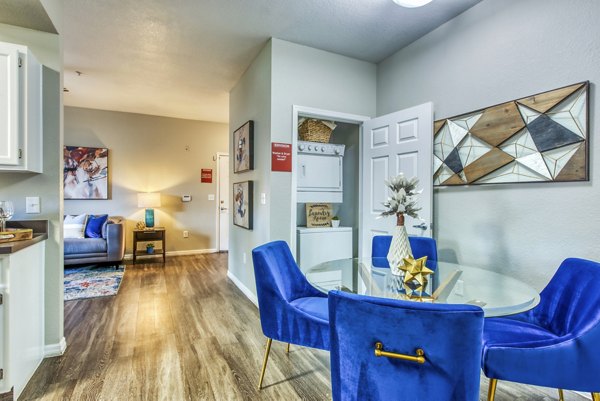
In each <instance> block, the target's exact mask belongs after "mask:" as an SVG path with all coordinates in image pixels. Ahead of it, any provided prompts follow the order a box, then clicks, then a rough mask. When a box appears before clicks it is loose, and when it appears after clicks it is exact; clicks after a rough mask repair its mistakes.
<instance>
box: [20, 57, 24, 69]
mask: <svg viewBox="0 0 600 401" xmlns="http://www.w3.org/2000/svg"><path fill="white" fill-rule="evenodd" d="M22 66H23V59H22V58H21V57H19V68H21V67H22Z"/></svg>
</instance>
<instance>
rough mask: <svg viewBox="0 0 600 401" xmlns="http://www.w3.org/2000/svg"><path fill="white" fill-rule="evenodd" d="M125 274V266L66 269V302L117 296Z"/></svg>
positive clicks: (93, 266) (92, 266)
mask: <svg viewBox="0 0 600 401" xmlns="http://www.w3.org/2000/svg"><path fill="white" fill-rule="evenodd" d="M124 273H125V266H124V265H121V266H119V268H118V269H115V268H114V267H112V266H98V265H91V266H84V267H78V268H75V269H65V301H70V300H73V299H82V298H96V297H106V296H110V295H116V294H117V292H118V291H119V286H120V285H121V280H122V279H123V274H124Z"/></svg>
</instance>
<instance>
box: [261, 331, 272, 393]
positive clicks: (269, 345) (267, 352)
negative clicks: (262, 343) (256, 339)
mask: <svg viewBox="0 0 600 401" xmlns="http://www.w3.org/2000/svg"><path fill="white" fill-rule="evenodd" d="M272 342H273V340H272V339H270V338H267V349H266V350H265V359H264V360H263V366H262V371H261V372H260V379H258V390H259V391H260V390H261V389H262V382H263V379H264V377H265V371H266V370H267V361H268V360H269V352H270V351H271V343H272Z"/></svg>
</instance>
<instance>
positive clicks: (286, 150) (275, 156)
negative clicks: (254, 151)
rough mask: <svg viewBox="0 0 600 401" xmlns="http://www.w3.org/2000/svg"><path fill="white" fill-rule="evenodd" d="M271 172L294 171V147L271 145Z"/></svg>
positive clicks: (284, 144)
mask: <svg viewBox="0 0 600 401" xmlns="http://www.w3.org/2000/svg"><path fill="white" fill-rule="evenodd" d="M271 171H287V172H291V171H292V145H291V144H289V143H277V142H273V143H271Z"/></svg>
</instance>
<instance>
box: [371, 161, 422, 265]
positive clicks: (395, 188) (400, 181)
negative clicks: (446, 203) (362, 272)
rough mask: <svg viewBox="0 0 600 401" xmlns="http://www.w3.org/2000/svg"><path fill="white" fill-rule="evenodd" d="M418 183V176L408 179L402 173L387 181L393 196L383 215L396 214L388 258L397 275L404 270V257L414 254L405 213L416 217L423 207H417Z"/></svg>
mask: <svg viewBox="0 0 600 401" xmlns="http://www.w3.org/2000/svg"><path fill="white" fill-rule="evenodd" d="M418 184H419V179H418V178H417V177H413V178H411V179H410V180H408V179H406V178H404V174H402V173H400V174H399V175H398V176H397V177H395V178H392V179H391V180H389V181H386V185H387V186H388V187H389V188H390V191H391V196H390V197H389V198H388V199H387V201H386V202H384V204H383V206H385V208H386V210H385V211H384V212H383V213H381V217H386V216H394V215H395V216H396V227H395V229H394V234H393V236H392V243H391V245H390V250H389V252H388V255H387V259H388V262H389V263H390V269H391V272H392V274H395V275H397V276H400V275H402V274H403V271H402V270H401V269H400V265H401V264H402V261H403V259H404V258H408V257H412V256H413V255H412V250H411V249H410V243H409V242H408V234H407V232H406V227H404V215H408V216H410V217H412V218H415V219H416V218H418V217H419V216H418V215H417V212H418V211H419V210H421V208H420V207H417V195H418V194H420V193H421V192H422V190H418V191H417V189H416V188H417V185H418Z"/></svg>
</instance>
